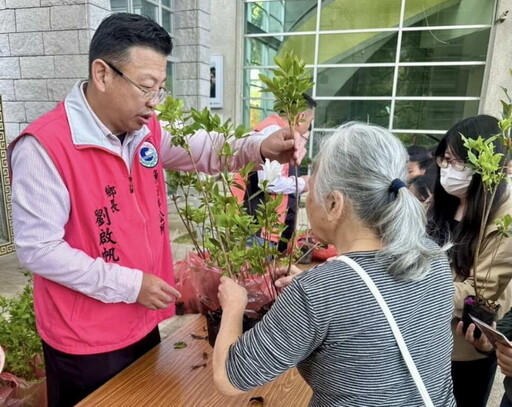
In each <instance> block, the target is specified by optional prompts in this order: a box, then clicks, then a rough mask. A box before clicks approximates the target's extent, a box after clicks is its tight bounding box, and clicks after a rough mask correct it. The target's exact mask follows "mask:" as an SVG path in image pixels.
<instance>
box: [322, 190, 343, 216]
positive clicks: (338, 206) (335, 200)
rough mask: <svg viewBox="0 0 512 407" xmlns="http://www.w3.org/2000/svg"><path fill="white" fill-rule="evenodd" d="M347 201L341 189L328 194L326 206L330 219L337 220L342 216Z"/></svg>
mask: <svg viewBox="0 0 512 407" xmlns="http://www.w3.org/2000/svg"><path fill="white" fill-rule="evenodd" d="M345 203H346V201H345V197H344V196H343V195H342V194H341V192H340V191H332V192H331V193H329V195H327V199H326V208H327V216H328V219H329V220H330V221H333V222H337V221H338V220H339V219H340V218H341V216H342V215H343V211H344V209H345Z"/></svg>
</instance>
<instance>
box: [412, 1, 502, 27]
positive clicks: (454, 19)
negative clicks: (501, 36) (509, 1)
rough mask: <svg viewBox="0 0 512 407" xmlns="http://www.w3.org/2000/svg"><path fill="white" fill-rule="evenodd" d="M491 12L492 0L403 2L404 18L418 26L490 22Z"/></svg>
mask: <svg viewBox="0 0 512 407" xmlns="http://www.w3.org/2000/svg"><path fill="white" fill-rule="evenodd" d="M454 3H455V4H454ZM493 14H494V1H489V0H484V1H482V0H464V1H456V2H452V1H439V0H422V1H418V0H406V2H405V20H406V21H408V22H411V21H414V22H415V23H414V25H416V26H420V27H434V26H444V25H473V24H492V22H493Z"/></svg>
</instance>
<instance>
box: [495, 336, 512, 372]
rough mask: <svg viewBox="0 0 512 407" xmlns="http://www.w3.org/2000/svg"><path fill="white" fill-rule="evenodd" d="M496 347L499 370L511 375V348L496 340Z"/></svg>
mask: <svg viewBox="0 0 512 407" xmlns="http://www.w3.org/2000/svg"><path fill="white" fill-rule="evenodd" d="M496 348H497V349H496V357H497V358H498V365H499V367H500V369H501V372H502V373H503V374H504V375H505V376H510V377H512V348H511V347H509V346H507V345H503V344H502V343H500V342H496Z"/></svg>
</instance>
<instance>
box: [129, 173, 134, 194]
mask: <svg viewBox="0 0 512 407" xmlns="http://www.w3.org/2000/svg"><path fill="white" fill-rule="evenodd" d="M128 179H129V180H130V193H132V194H133V179H132V176H131V175H130V176H129V177H128Z"/></svg>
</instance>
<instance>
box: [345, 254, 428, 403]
mask: <svg viewBox="0 0 512 407" xmlns="http://www.w3.org/2000/svg"><path fill="white" fill-rule="evenodd" d="M337 259H338V260H340V261H342V262H344V263H346V264H348V265H349V266H350V267H352V269H354V271H355V272H356V273H357V274H358V275H359V277H361V279H362V280H363V281H364V282H365V283H366V285H367V286H368V288H369V289H370V291H371V293H372V294H373V296H374V297H375V299H376V300H377V302H378V303H379V305H380V308H381V309H382V312H384V315H385V316H386V319H387V320H388V323H389V325H390V327H391V330H392V331H393V335H394V336H395V339H396V342H397V344H398V347H399V349H400V351H401V352H402V356H403V358H404V360H405V364H406V365H407V368H408V369H409V372H411V375H412V378H413V379H414V383H416V386H417V387H418V390H419V392H420V395H421V398H422V399H423V403H424V404H425V406H427V407H434V404H433V403H432V400H431V399H430V396H429V394H428V392H427V389H426V388H425V384H424V383H423V380H422V379H421V376H420V373H419V372H418V369H416V365H415V364H414V361H413V360H412V357H411V354H410V353H409V349H407V345H406V344H405V341H404V338H403V337H402V334H401V332H400V329H399V328H398V325H397V324H396V321H395V318H394V317H393V314H392V313H391V311H390V309H389V307H388V304H387V303H386V301H385V300H384V298H383V297H382V294H381V293H380V291H379V289H378V288H377V286H376V285H375V283H374V282H373V280H372V279H371V277H370V276H369V275H368V274H367V273H366V271H364V269H363V268H362V267H361V266H360V265H359V264H357V263H356V262H355V261H354V260H352V259H350V258H348V257H347V256H339V257H338V258H337Z"/></svg>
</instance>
